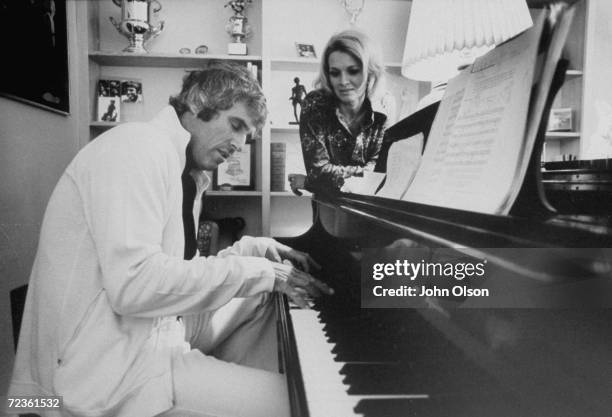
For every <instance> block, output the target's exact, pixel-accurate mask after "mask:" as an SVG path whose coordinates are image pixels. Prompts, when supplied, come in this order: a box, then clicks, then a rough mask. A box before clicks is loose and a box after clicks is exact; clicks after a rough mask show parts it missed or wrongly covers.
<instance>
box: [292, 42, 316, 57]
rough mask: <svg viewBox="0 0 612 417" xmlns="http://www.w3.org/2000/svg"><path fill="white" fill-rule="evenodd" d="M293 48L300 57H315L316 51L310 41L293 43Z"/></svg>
mask: <svg viewBox="0 0 612 417" xmlns="http://www.w3.org/2000/svg"><path fill="white" fill-rule="evenodd" d="M295 50H296V52H297V55H298V56H299V57H301V58H316V57H317V53H316V52H315V48H314V45H313V44H311V43H301V42H296V43H295Z"/></svg>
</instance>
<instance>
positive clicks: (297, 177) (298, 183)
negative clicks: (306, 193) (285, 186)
mask: <svg viewBox="0 0 612 417" xmlns="http://www.w3.org/2000/svg"><path fill="white" fill-rule="evenodd" d="M305 184H306V175H302V174H289V186H290V187H291V191H293V194H295V195H302V193H301V192H300V191H299V189H300V188H304V185H305Z"/></svg>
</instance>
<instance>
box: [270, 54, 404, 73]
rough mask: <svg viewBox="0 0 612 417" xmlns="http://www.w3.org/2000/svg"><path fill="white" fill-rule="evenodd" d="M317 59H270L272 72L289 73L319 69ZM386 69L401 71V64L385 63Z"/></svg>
mask: <svg viewBox="0 0 612 417" xmlns="http://www.w3.org/2000/svg"><path fill="white" fill-rule="evenodd" d="M319 62H320V61H319V58H300V57H274V58H271V59H270V64H271V67H272V70H277V71H291V70H295V69H298V68H302V69H303V68H308V69H314V70H317V69H319ZM384 66H385V67H386V68H388V69H398V70H399V69H401V68H402V63H401V62H385V63H384Z"/></svg>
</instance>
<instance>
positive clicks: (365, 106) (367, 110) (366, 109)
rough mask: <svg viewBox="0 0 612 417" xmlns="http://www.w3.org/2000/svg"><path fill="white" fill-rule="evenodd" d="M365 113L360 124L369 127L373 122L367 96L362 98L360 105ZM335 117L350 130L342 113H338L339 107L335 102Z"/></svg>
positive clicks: (372, 112) (372, 111)
mask: <svg viewBox="0 0 612 417" xmlns="http://www.w3.org/2000/svg"><path fill="white" fill-rule="evenodd" d="M361 107H362V109H363V111H364V112H365V115H364V117H363V121H362V122H361V126H363V127H369V126H371V125H372V124H373V123H374V110H372V102H371V101H370V99H369V98H368V97H366V98H365V99H364V100H363V104H362V105H361ZM336 118H337V119H338V121H339V122H340V123H341V124H342V125H343V126H344V127H345V128H346V129H347V130H348V131H349V132H350V129H349V128H348V123H347V122H346V120H345V118H344V116H343V115H342V113H340V107H339V106H338V105H337V104H336Z"/></svg>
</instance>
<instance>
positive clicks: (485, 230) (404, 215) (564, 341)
mask: <svg viewBox="0 0 612 417" xmlns="http://www.w3.org/2000/svg"><path fill="white" fill-rule="evenodd" d="M553 95H554V92H552V93H551V97H552V96H553ZM549 104H550V103H549ZM435 111H436V105H433V106H430V107H428V108H425V109H423V110H422V111H421V112H419V113H418V114H415V115H413V116H411V117H409V118H408V119H406V120H403V121H402V122H400V123H398V124H397V125H396V126H394V127H392V128H390V129H389V131H388V132H387V136H386V137H385V149H388V147H389V145H390V143H392V142H393V141H394V140H398V139H400V138H406V137H409V136H410V135H412V134H414V133H416V132H419V131H420V132H424V133H425V134H427V133H428V131H429V128H430V126H431V121H432V119H433V115H434V114H435ZM544 129H545V126H544V125H542V127H541V128H540V133H539V135H538V138H539V139H538V144H537V145H536V148H535V149H534V152H533V156H532V163H531V164H530V167H529V173H528V175H527V176H526V180H525V183H524V184H523V188H522V189H521V193H520V194H519V198H518V199H517V200H516V203H515V205H514V206H513V208H512V210H511V212H510V214H509V215H503V216H502V215H488V214H480V213H475V212H468V211H461V210H454V209H448V208H443V207H434V206H427V205H423V204H418V203H413V202H407V201H396V200H389V199H384V198H379V197H375V196H363V195H356V194H341V193H331V194H330V193H325V192H323V191H319V192H315V194H314V195H313V198H312V200H313V209H314V216H313V218H314V219H313V226H312V228H311V229H310V230H309V231H308V232H306V233H305V234H304V235H302V236H299V237H296V238H287V239H283V241H284V242H285V243H287V244H290V245H292V246H294V247H295V248H298V249H301V250H304V251H308V252H310V253H311V254H312V256H313V257H314V258H315V259H316V260H317V261H318V262H319V263H321V264H322V265H323V268H322V270H321V271H320V272H319V273H317V274H316V275H317V277H318V278H320V279H322V280H323V281H325V282H327V283H328V284H329V285H330V286H332V287H333V288H334V289H335V295H333V296H330V297H324V298H321V299H318V300H316V301H315V302H314V304H313V306H312V309H310V310H301V309H297V308H294V306H292V305H291V304H290V303H289V302H288V301H287V299H286V298H285V297H280V296H279V297H278V298H277V307H278V329H279V340H280V346H279V351H280V362H281V368H282V371H283V372H284V373H285V374H286V376H287V383H288V387H289V397H290V403H291V412H292V416H293V417H322V416H325V417H341V416H365V417H391V416H393V417H395V416H398V417H399V416H401V417H404V416H432V417H445V416H470V417H480V416H495V417H499V416H525V417H528V416H529V417H530V416H533V417H536V416H537V417H546V416H556V417H563V416H568V417H569V416H588V417H599V416H601V417H603V416H610V415H612V310H610V309H608V308H606V307H608V306H609V305H610V302H611V301H610V300H612V298H611V297H612V291H611V289H610V288H611V287H612V285H611V284H610V282H612V266H611V265H612V257H611V256H610V249H608V248H612V218H611V217H610V214H611V212H610V211H609V209H601V210H599V211H597V212H596V213H587V214H585V213H582V212H580V210H578V209H576V207H575V206H572V207H574V210H567V209H566V206H563V207H562V209H561V210H560V209H556V208H555V207H553V206H552V204H551V202H550V201H549V200H548V198H547V194H546V193H547V189H546V186H545V184H546V183H545V182H544V181H542V167H541V164H540V150H541V146H542V143H543V140H544V139H543V138H544ZM383 154H384V152H383ZM384 160H385V156H383V157H382V158H381V161H379V163H380V165H381V166H379V167H377V169H378V170H380V171H382V172H384V168H385V167H384V163H385V161H384ZM552 189H553V190H554V187H553V188H552ZM549 190H550V189H549ZM601 195H605V194H601ZM608 207H609V205H608ZM411 242H412V243H414V242H415V243H417V244H418V246H419V247H420V246H422V247H426V248H435V249H440V248H454V249H453V250H456V251H457V252H458V253H459V254H460V255H464V256H470V257H482V258H487V259H489V261H490V262H491V264H492V266H494V267H495V268H496V270H497V271H498V272H499V274H497V275H498V276H500V277H502V278H501V279H500V283H501V285H502V286H501V287H500V288H503V289H504V291H507V292H506V293H507V294H519V295H521V296H522V297H523V298H521V300H520V301H519V302H516V303H514V304H513V303H512V302H509V303H506V305H505V307H504V308H500V307H497V308H494V307H491V306H484V307H483V306H482V305H478V304H470V301H469V300H467V299H460V298H459V299H456V298H455V299H445V298H444V297H430V298H426V299H424V302H423V303H422V305H412V306H410V307H409V308H361V282H360V281H361V276H362V275H361V274H362V271H361V268H362V262H363V260H364V256H365V254H366V252H367V251H368V250H370V249H371V248H375V249H378V250H382V251H383V252H384V251H385V250H389V251H392V252H391V253H393V256H396V257H398V259H401V256H403V255H402V254H404V253H405V254H406V256H409V253H410V254H411V253H414V252H410V251H413V250H414V248H413V247H412V246H411ZM550 288H554V289H559V288H561V290H562V292H563V293H564V295H565V297H564V298H563V297H562V299H558V298H554V297H553V298H550V299H549V298H548V297H549V295H550V294H551V293H550V292H549V291H547V290H548V289H550ZM532 294H539V298H538V297H536V298H535V299H526V298H525V297H528V296H529V295H532ZM504 301H508V299H505V300H504ZM547 301H550V303H547ZM501 305H503V303H502V304H501Z"/></svg>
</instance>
